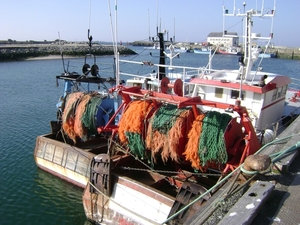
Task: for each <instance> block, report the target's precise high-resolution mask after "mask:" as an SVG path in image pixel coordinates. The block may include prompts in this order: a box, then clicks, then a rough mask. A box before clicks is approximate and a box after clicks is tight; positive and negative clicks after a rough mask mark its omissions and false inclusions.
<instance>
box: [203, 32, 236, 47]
mask: <svg viewBox="0 0 300 225" xmlns="http://www.w3.org/2000/svg"><path fill="white" fill-rule="evenodd" d="M207 42H208V43H210V44H211V45H219V46H227V47H229V46H238V45H239V37H238V35H237V33H236V32H227V33H226V35H224V36H223V32H211V33H210V34H209V35H208V36H207Z"/></svg>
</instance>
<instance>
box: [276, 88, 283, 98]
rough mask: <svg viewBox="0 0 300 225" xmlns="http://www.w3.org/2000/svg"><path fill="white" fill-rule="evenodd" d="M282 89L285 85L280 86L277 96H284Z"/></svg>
mask: <svg viewBox="0 0 300 225" xmlns="http://www.w3.org/2000/svg"><path fill="white" fill-rule="evenodd" d="M282 89H283V87H281V88H278V93H277V98H280V97H281V96H282Z"/></svg>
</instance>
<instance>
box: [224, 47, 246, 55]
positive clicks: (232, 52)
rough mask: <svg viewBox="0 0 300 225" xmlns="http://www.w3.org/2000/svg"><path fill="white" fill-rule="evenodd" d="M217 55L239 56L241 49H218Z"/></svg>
mask: <svg viewBox="0 0 300 225" xmlns="http://www.w3.org/2000/svg"><path fill="white" fill-rule="evenodd" d="M218 53H219V54H223V55H241V54H242V52H241V49H240V48H239V47H234V46H232V47H227V48H220V49H218Z"/></svg>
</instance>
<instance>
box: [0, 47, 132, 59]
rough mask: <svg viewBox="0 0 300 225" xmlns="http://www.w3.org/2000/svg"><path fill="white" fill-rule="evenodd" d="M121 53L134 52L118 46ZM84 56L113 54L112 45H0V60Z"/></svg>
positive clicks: (128, 53) (129, 53) (130, 53)
mask: <svg viewBox="0 0 300 225" xmlns="http://www.w3.org/2000/svg"><path fill="white" fill-rule="evenodd" d="M118 51H119V52H120V54H121V55H124V54H126V55H132V54H136V53H135V52H134V51H132V50H131V49H129V48H127V47H126V46H118ZM61 52H62V53H63V55H64V56H84V55H86V54H88V53H91V54H93V55H96V56H101V55H113V54H114V51H113V46H112V45H101V44H94V45H92V48H91V50H90V47H89V46H88V44H64V45H62V46H59V45H55V44H54V45H53V44H6V45H0V61H2V62H4V61H18V60H25V59H30V58H33V57H44V56H49V55H61Z"/></svg>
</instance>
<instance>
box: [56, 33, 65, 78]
mask: <svg viewBox="0 0 300 225" xmlns="http://www.w3.org/2000/svg"><path fill="white" fill-rule="evenodd" d="M58 42H59V49H60V55H61V59H62V63H63V69H64V72H65V73H66V72H67V71H66V69H65V61H64V54H63V52H62V47H61V43H60V34H59V32H58Z"/></svg>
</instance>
